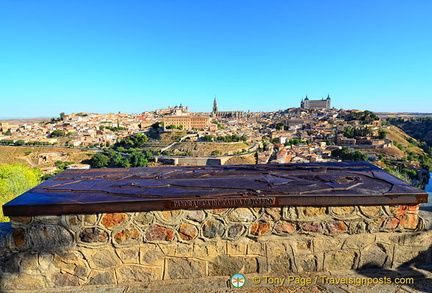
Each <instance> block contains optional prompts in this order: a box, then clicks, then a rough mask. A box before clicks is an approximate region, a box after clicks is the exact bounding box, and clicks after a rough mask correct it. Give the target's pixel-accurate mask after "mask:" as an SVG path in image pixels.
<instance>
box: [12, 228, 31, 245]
mask: <svg viewBox="0 0 432 293" xmlns="http://www.w3.org/2000/svg"><path fill="white" fill-rule="evenodd" d="M12 238H13V241H14V244H15V245H16V246H17V247H20V246H24V245H26V244H27V243H28V239H27V235H26V232H25V230H24V229H22V228H17V229H14V230H13V232H12Z"/></svg>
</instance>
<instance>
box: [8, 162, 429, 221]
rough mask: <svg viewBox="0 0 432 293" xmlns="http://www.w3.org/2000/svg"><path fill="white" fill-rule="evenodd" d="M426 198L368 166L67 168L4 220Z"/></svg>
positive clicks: (11, 206)
mask: <svg viewBox="0 0 432 293" xmlns="http://www.w3.org/2000/svg"><path fill="white" fill-rule="evenodd" d="M427 197H428V194H427V193H426V192H425V191H423V190H420V189H418V188H415V187H413V186H411V185H409V184H407V183H405V182H404V181H402V180H400V179H398V178H396V177H394V176H392V175H390V174H388V173H387V172H385V171H383V170H382V169H380V168H378V167H376V166H374V165H372V164H370V163H367V162H340V163H307V164H283V165H234V166H187V167H153V168H130V169H89V170H66V171H64V172H62V173H60V174H58V175H57V176H55V177H53V178H51V179H49V180H47V181H45V182H43V183H42V184H40V185H38V186H37V187H35V188H33V189H31V190H29V191H28V192H26V193H24V194H22V195H21V196H19V197H17V198H16V199H14V200H12V201H10V202H8V203H7V204H5V205H4V206H3V211H4V214H5V215H6V216H37V215H60V214H85V213H107V212H139V211H150V210H169V209H203V208H223V207H260V206H352V205H400V204H419V203H425V202H427Z"/></svg>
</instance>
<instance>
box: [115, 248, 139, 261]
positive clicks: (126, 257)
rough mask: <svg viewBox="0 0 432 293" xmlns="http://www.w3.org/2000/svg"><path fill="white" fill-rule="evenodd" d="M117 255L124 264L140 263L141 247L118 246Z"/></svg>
mask: <svg viewBox="0 0 432 293" xmlns="http://www.w3.org/2000/svg"><path fill="white" fill-rule="evenodd" d="M115 251H116V253H117V256H118V257H119V259H120V260H121V261H122V263H124V264H139V263H140V249H139V247H137V246H133V247H129V248H117V249H116V250H115Z"/></svg>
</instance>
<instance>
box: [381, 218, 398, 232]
mask: <svg viewBox="0 0 432 293" xmlns="http://www.w3.org/2000/svg"><path fill="white" fill-rule="evenodd" d="M399 222H400V220H399V219H397V218H388V219H387V220H385V222H384V224H383V226H382V227H383V229H385V230H390V231H392V230H395V229H396V228H397V227H398V225H399Z"/></svg>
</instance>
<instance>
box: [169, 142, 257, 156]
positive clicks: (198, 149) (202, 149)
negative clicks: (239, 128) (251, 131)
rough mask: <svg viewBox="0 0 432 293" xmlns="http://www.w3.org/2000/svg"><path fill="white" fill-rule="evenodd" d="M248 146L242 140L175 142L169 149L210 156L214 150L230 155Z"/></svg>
mask: <svg viewBox="0 0 432 293" xmlns="http://www.w3.org/2000/svg"><path fill="white" fill-rule="evenodd" d="M249 147H250V145H247V144H245V143H243V142H234V143H223V142H181V143H177V144H175V145H174V146H173V147H172V148H171V149H170V150H171V151H173V152H174V153H176V152H191V153H192V154H193V155H194V156H210V155H211V153H212V152H214V151H220V152H221V154H222V155H224V154H229V155H232V154H234V153H236V152H241V151H242V150H246V149H248V148H249Z"/></svg>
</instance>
